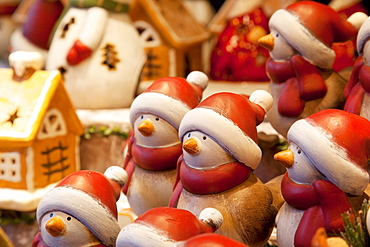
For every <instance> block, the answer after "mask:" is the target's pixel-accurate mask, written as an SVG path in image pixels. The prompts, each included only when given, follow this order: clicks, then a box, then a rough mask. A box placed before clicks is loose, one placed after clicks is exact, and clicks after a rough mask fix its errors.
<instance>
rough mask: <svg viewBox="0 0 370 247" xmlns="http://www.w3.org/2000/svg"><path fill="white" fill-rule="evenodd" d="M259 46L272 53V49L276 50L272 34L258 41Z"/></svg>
mask: <svg viewBox="0 0 370 247" xmlns="http://www.w3.org/2000/svg"><path fill="white" fill-rule="evenodd" d="M258 44H259V45H260V46H262V47H265V48H266V49H268V50H269V51H272V49H274V37H273V36H272V35H271V34H267V35H265V36H263V37H261V38H259V39H258Z"/></svg>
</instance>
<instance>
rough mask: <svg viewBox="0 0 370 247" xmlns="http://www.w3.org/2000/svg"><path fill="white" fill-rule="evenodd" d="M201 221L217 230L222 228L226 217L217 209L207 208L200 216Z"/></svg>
mask: <svg viewBox="0 0 370 247" xmlns="http://www.w3.org/2000/svg"><path fill="white" fill-rule="evenodd" d="M199 220H201V221H203V222H204V223H205V224H206V225H207V226H210V227H212V228H215V229H216V230H217V229H218V228H220V227H221V225H222V223H223V221H224V217H223V216H222V214H221V213H220V211H218V210H217V209H215V208H205V209H203V210H202V212H200V214H199Z"/></svg>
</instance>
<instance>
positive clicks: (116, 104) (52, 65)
mask: <svg viewBox="0 0 370 247" xmlns="http://www.w3.org/2000/svg"><path fill="white" fill-rule="evenodd" d="M129 2H130V1H129V0H103V1H97V2H95V1H87V0H86V1H84V0H83V1H79V0H71V1H70V5H69V6H68V7H67V8H68V9H67V11H66V13H65V14H64V15H63V16H62V18H61V20H60V22H59V25H58V26H57V27H56V31H55V33H54V36H53V38H52V41H51V45H50V48H49V54H48V58H47V61H46V69H47V70H53V69H59V70H60V71H61V72H62V74H63V76H64V79H65V86H66V88H67V90H68V92H69V94H70V96H71V99H72V101H73V102H74V104H75V106H76V108H90V109H99V108H100V109H102V108H122V107H129V106H130V104H131V103H132V100H133V99H134V97H135V96H136V95H135V93H136V89H137V87H138V82H139V76H140V73H141V69H142V67H143V65H144V62H145V60H146V56H145V52H144V49H143V48H142V46H141V44H140V41H139V34H138V33H137V30H136V29H135V28H134V27H133V25H132V23H131V19H130V17H129V14H128V9H129Z"/></svg>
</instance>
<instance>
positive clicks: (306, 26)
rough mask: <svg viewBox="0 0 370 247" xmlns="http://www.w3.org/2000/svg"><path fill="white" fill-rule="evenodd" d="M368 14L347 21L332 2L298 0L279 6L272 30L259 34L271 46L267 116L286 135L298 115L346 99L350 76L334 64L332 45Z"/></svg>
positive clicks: (352, 31) (354, 29)
mask: <svg viewBox="0 0 370 247" xmlns="http://www.w3.org/2000/svg"><path fill="white" fill-rule="evenodd" d="M366 18H367V15H366V14H364V13H362V12H357V13H354V14H353V15H351V16H350V17H349V18H348V19H347V20H345V19H343V18H342V17H341V16H340V15H339V14H338V13H337V12H336V11H334V10H333V9H332V8H330V7H329V6H327V5H324V4H321V3H317V2H314V1H299V2H297V3H294V4H291V5H289V6H288V7H286V8H285V9H280V10H277V11H276V12H275V13H274V14H273V15H272V16H271V18H270V20H269V28H270V34H269V35H267V36H264V37H262V38H260V39H259V43H260V45H262V46H264V47H266V48H267V49H269V50H270V59H269V60H268V61H267V65H266V69H267V73H268V75H269V77H270V80H271V82H270V92H271V94H272V96H273V98H274V104H273V106H272V108H271V110H270V111H269V113H268V115H267V118H268V119H269V121H270V123H271V125H272V126H273V127H274V128H275V129H276V130H277V132H279V133H280V134H281V135H283V136H284V137H286V135H287V131H288V129H289V127H290V126H291V125H292V123H294V122H295V121H297V120H298V119H301V118H305V117H308V116H309V115H311V114H313V113H315V112H317V111H319V110H323V109H328V108H340V107H342V106H343V104H344V101H345V99H344V96H343V90H344V87H345V84H346V82H347V81H346V80H345V79H344V78H342V77H341V76H340V75H339V74H338V73H336V72H335V71H334V70H333V68H332V66H333V63H334V61H335V59H336V55H335V52H334V50H333V49H332V44H333V43H334V42H345V41H347V40H351V39H352V38H354V37H355V36H356V35H357V30H358V29H359V28H360V26H361V24H362V23H363V22H364V21H365V19H366Z"/></svg>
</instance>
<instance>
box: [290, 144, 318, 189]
mask: <svg viewBox="0 0 370 247" xmlns="http://www.w3.org/2000/svg"><path fill="white" fill-rule="evenodd" d="M289 150H290V151H292V152H293V155H294V163H293V165H292V166H291V167H290V168H288V174H289V177H290V178H291V179H292V180H293V181H294V182H296V183H299V184H312V183H313V182H315V181H316V180H319V179H322V178H324V176H323V175H322V174H321V173H320V172H319V171H318V170H317V169H316V168H315V167H314V166H313V164H312V163H311V161H310V160H309V159H308V157H307V156H306V155H305V153H304V152H303V150H302V149H301V148H300V147H298V146H297V145H296V144H295V143H294V142H290V143H289Z"/></svg>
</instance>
